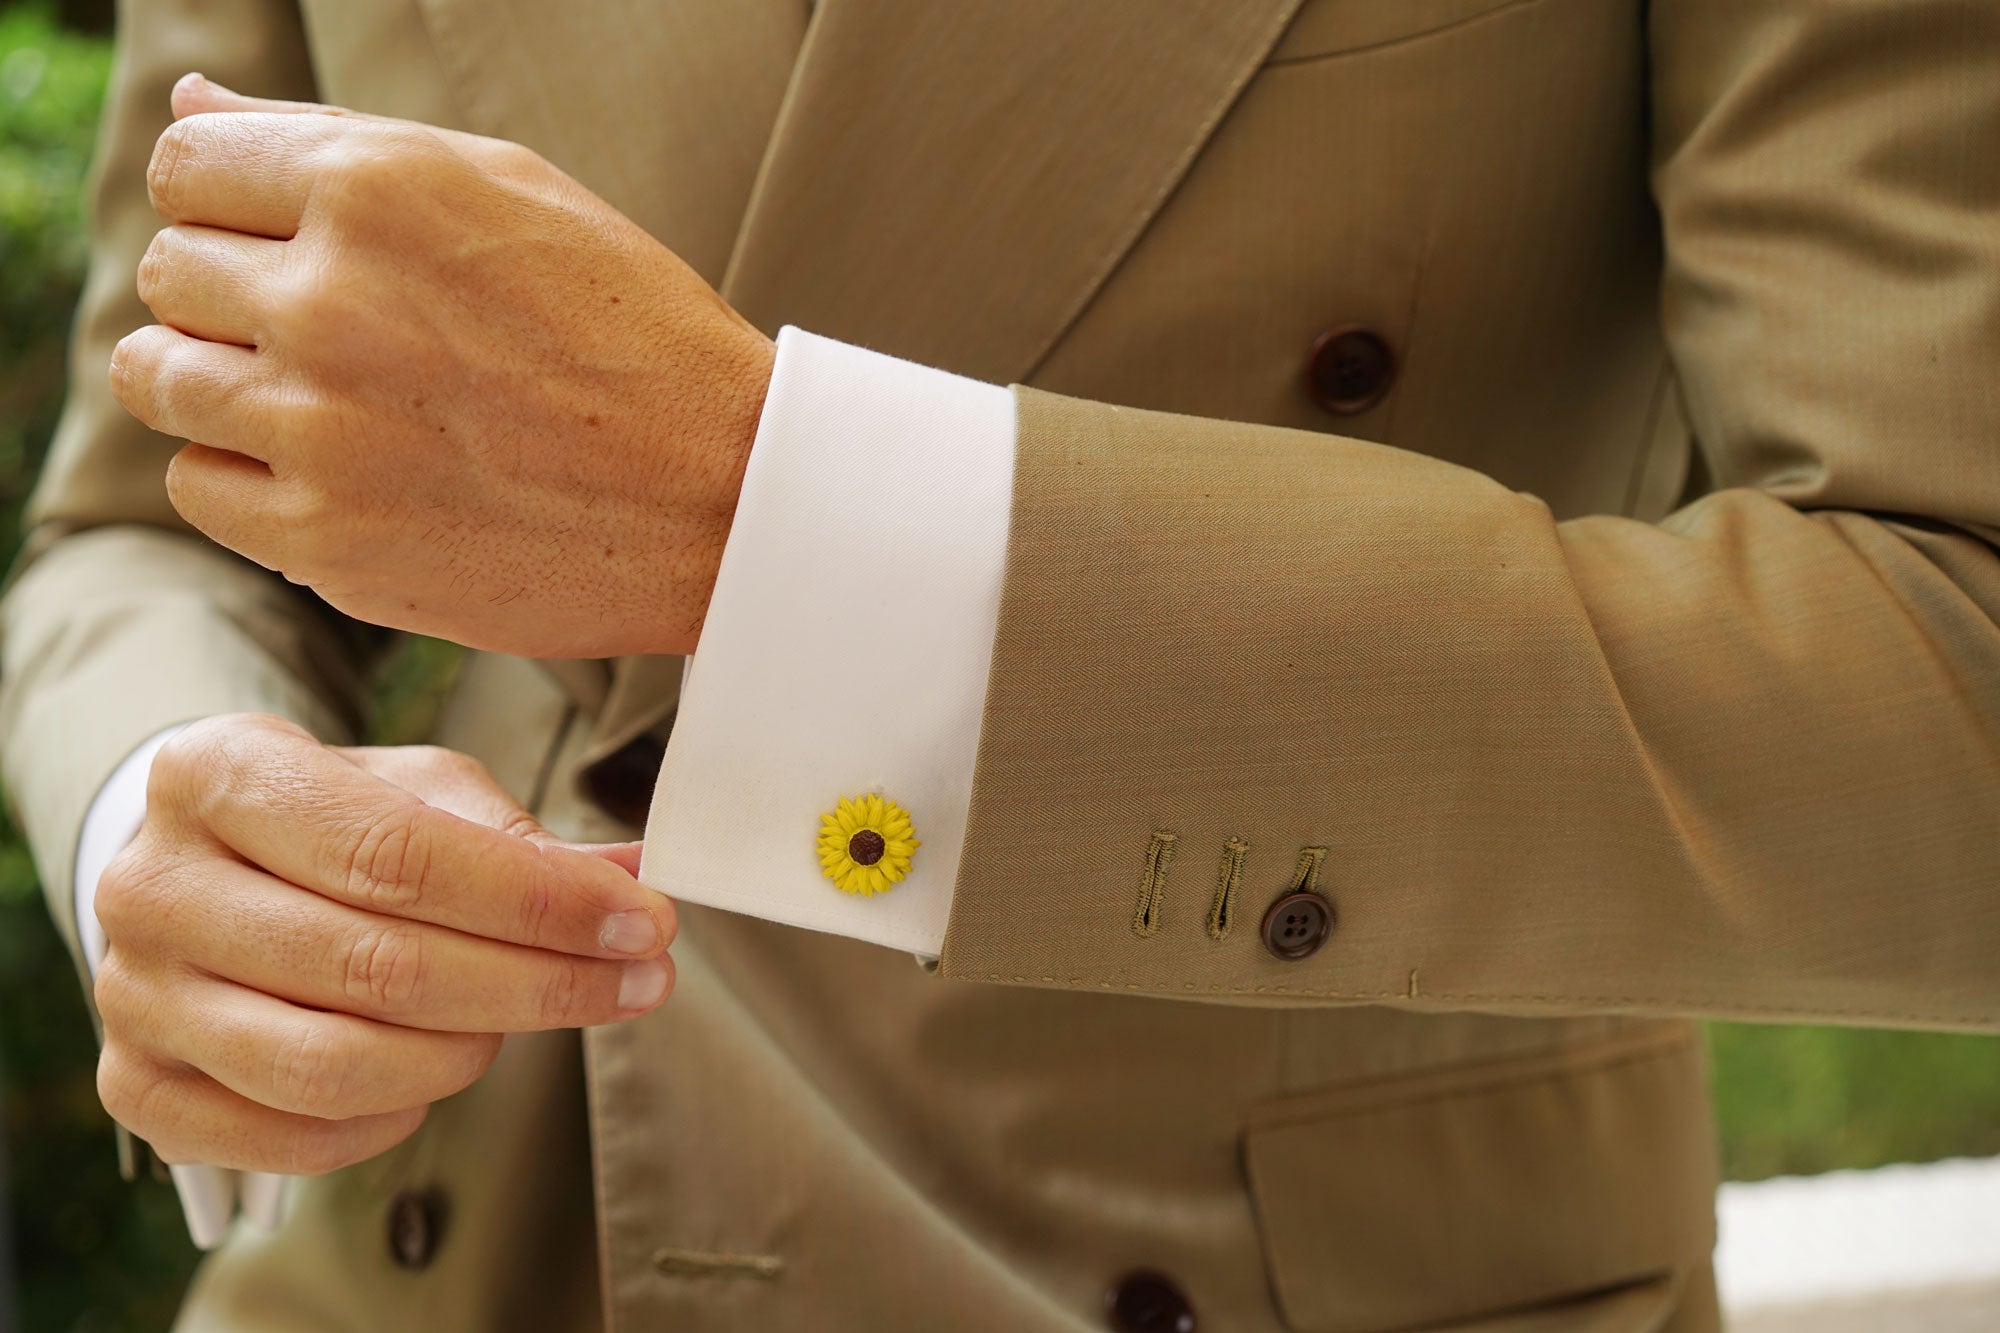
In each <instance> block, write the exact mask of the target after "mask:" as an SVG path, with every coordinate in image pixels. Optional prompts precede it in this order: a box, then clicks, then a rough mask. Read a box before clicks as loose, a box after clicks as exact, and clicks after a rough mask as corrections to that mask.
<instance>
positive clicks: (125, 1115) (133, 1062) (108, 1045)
mask: <svg viewBox="0 0 2000 1333" xmlns="http://www.w3.org/2000/svg"><path fill="white" fill-rule="evenodd" d="M158 1087H159V1083H158V1080H156V1079H153V1078H151V1077H150V1076H149V1075H148V1074H147V1066H146V1061H144V1060H143V1059H141V1058H140V1057H139V1056H138V1055H137V1054H136V1053H134V1052H133V1051H131V1050H129V1049H127V1048H126V1046H125V1044H124V1043H123V1042H119V1041H106V1042H105V1043H104V1049H103V1050H102V1051H100V1052H99V1053H98V1056H97V1099H98V1101H100V1102H102V1103H103V1104H104V1110H105V1114H107V1115H109V1116H110V1117H111V1118H112V1119H113V1120H116V1121H117V1122H118V1123H119V1124H121V1125H123V1126H125V1128H127V1129H129V1130H131V1131H132V1132H133V1133H135V1134H139V1135H141V1136H142V1137H143V1136H144V1135H145V1131H146V1126H147V1124H148V1122H149V1121H150V1120H151V1116H150V1115H149V1114H148V1108H149V1107H150V1106H152V1105H153V1104H154V1103H155V1101H156V1097H157V1090H158Z"/></svg>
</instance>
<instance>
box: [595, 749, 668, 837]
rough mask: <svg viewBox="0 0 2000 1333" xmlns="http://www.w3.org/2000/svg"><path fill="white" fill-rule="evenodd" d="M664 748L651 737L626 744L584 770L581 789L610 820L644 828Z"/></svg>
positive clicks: (664, 753)
mask: <svg viewBox="0 0 2000 1333" xmlns="http://www.w3.org/2000/svg"><path fill="white" fill-rule="evenodd" d="M666 757H667V748H666V747H665V746H664V745H661V744H660V743H659V742H658V741H656V740H654V739H653V738H652V737H651V736H640V737H637V738H636V739H633V740H630V741H627V742H626V743H625V744H623V745H621V746H619V747H618V748H617V749H615V750H613V751H612V752H611V753H610V754H607V755H605V756H604V758H602V759H600V760H598V761H597V762H596V763H594V764H590V765H588V766H587V767H585V768H584V770H583V774H582V777H583V790H584V791H585V793H586V794H588V795H589V797H590V799H591V801H592V802H593V803H594V804H595V805H596V806H597V808H598V809H600V810H602V811H603V812H604V813H605V814H607V815H610V816H611V817H612V818H613V819H616V820H620V821H622V822H624V823H627V824H630V825H632V826H634V827H635V828H637V827H644V825H645V823H646V815H647V813H648V812H649V811H650V810H651V809H652V806H653V784H654V783H656V782H658V781H659V779H660V764H661V762H662V761H663V760H665V759H666Z"/></svg>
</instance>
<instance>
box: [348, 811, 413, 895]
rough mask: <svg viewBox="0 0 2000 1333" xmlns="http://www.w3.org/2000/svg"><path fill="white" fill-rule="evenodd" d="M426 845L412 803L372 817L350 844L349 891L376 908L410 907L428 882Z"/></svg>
mask: <svg viewBox="0 0 2000 1333" xmlns="http://www.w3.org/2000/svg"><path fill="white" fill-rule="evenodd" d="M428 845H429V844H428V841H427V839H426V838H425V837H424V836H423V833H422V824H421V822H420V820H419V818H418V812H417V810H416V809H415V808H413V807H399V808H397V809H395V810H391V811H389V812H388V813H386V814H382V815H378V816H376V817H374V818H373V819H371V820H370V821H369V822H368V823H367V824H365V825H364V826H363V827H362V829H361V831H360V833H359V835H358V836H357V837H355V838H353V839H352V840H351V843H350V845H349V850H348V860H347V865H346V867H345V874H344V877H345V881H346V884H347V891H348V893H349V894H350V895H352V896H353V897H354V898H355V899H356V900H357V901H359V902H362V903H365V904H367V905H368V906H370V907H372V908H375V909H376V910H378V911H386V912H397V913H402V912H407V911H409V910H410V909H411V908H413V907H415V906H416V905H417V904H418V903H419V902H421V901H422V900H423V898H424V895H425V892H426V889H427V887H428V881H429V877H430V864H429V863H430V856H429V852H428Z"/></svg>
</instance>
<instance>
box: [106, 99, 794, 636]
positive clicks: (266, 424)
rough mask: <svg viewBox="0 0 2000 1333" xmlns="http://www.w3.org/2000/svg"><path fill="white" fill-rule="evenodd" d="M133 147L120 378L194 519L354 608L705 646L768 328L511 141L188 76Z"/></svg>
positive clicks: (482, 631) (370, 613)
mask: <svg viewBox="0 0 2000 1333" xmlns="http://www.w3.org/2000/svg"><path fill="white" fill-rule="evenodd" d="M174 111H175V114H176V115H177V116H178V117H179V119H178V120H177V121H176V122H175V123H174V124H173V125H172V126H171V127H170V128H169V129H168V130H167V131H166V133H164V134H163V135H161V137H160V141H159V143H158V145H157V147H156V148H155V150H154V153H153V159H152V162H151V164H150V166H149V169H148V183H149V185H150V188H151V192H152V198H153V204H154V207H155V208H156V209H157V211H158V212H159V214H160V216H161V218H162V219H163V220H164V221H165V222H166V223H167V224H168V225H167V226H166V228H165V229H164V230H162V231H161V232H160V233H159V235H158V236H157V237H156V238H155V239H154V241H153V243H152V245H151V247H150V248H149V249H148V250H147V252H146V256H145V258H144V260H143V261H142V262H141V264H140V267H139V294H140V296H141V297H142V298H143V299H144V300H145V302H146V304H147V306H148V307H149V308H150V309H151V310H152V311H153V314H154V316H155V317H156V318H157V319H158V320H159V321H160V322H159V323H158V324H155V325H152V326H150V327H147V328H143V329H140V330H138V331H137V332H135V333H133V334H131V335H130V336H128V337H127V338H125V339H124V340H123V341H122V342H120V343H119V344H118V347H117V349H116V350H115V351H114V353H113V355H112V360H111V370H110V376H111V387H112V390H113V392H114V393H115V394H116V395H117V396H118V399H119V401H120V402H121V403H123V404H124V406H125V407H126V409H127V410H128V411H130V412H131V413H132V414H133V415H134V416H136V417H138V418H139V419H140V420H141V421H143V422H145V423H146V424H147V425H149V426H152V427H153V428H154V429H156V430H159V431H162V432H164V433H166V434H168V435H175V436H179V437H180V438H182V439H186V440H189V441H191V443H190V444H189V445H188V446H187V447H186V448H184V449H182V450H181V451H180V453H179V454H177V455H176V456H175V457H174V459H173V462H172V465H171V467H170V468H169V470H168V473H167V490H168V494H169V495H170V496H171V498H172V500H173V502H174V505H175V507H176V508H177V509H178V510H179V511H180V512H181V514H182V515H183V516H184V517H185V518H187V519H188V521H189V522H191V523H193V524H194V525H195V526H196V527H198V528H200V529H201V530H202V531H203V532H205V533H206V534H208V535H209V536H210V537H212V538H214V539H215V540H216V541H218V542H220V543H221V544H222V545H224V546H227V547H229V548H231V549H232V550H235V551H237V552H239V553H241V554H243V555H245V556H248V557H249V558H250V559H252V560H255V561H257V562H258V563H259V564H262V565H264V566H266V567H268V568H270V569H274V570H277V571H279V572H280V573H282V574H283V575H284V576H285V577H286V578H288V579H290V580H292V581H293V582H295V583H299V584H303V585H305V586H306V587H309V588H311V589H312V590H313V591H315V592H317V593H318V594H319V595H320V596H322V597H324V598H325V599H326V600H327V601H328V602H330V603H332V604H333V605H334V606H336V607H338V608H339V609H341V610H342V611H345V612H347V613H348V614H350V615H352V616H355V617H357V618H358V619H362V620H367V621H372V622H374V623H377V624H382V625H388V626H391V627H393V628H397V629H407V630H414V631H417V632H419V633H423V634H430V635H434V636H437V637H440V638H447V639H451V640H454V641H456V642H459V643H463V644H468V645H470V646H472V647H475V648H485V649H490V650H493V651H498V652H507V653H515V654H521V655H525V656H536V657H609V656H617V655H622V654H630V653H686V652H689V651H691V650H692V649H693V647H694V644H695V640H696V639H697V638H698V636H699V634H700V629H701V622H702V617H703V616H704V614H705V613H706V611H707V607H708V599H709V594H710V592H711V591H712V589H713V588H714V585H715V573H716V568H717V566H718V565H719V563H720V561H721V558H722V548H723V544H724V541H725V539H726V538H727V536H728V531H729V524H730V519H731V516H732V515H733V514H734V512H735V508H736V497H737V493H738V491H739V490H740V489H741V486H742V478H743V469H744V465H745V462H746V461H747V459H748V457H749V453H750V446H751V443H752V441H753V439H754V438H755V435H756V429H757V421H758V418H759V416H760V415H761V413H762V411H763V404H764V396H765V393H766V390H767V389H768V387H769V384H770V379H771V365H772V360H773V357H774V355H775V350H774V347H773V345H772V343H771V341H770V340H769V339H768V338H766V337H764V336H763V334H761V333H759V332H757V330H755V329H754V328H752V327H751V326H750V325H749V324H748V323H746V322H745V321H744V320H743V319H742V318H741V317H739V316H738V315H737V314H736V313H735V312H734V311H733V310H731V309H730V308H729V307H728V306H727V305H726V304H725V303H724V302H723V301H722V299H721V298H720V297H719V296H717V295H716V294H715V292H714V291H713V290H711V289H710V288H709V287H708V285H707V284H706V283H704V282H703V281H702V280H701V279H700V278H699V277H698V276H696V274H695V273H694V271H693V270H691V269H690V268H688V267H687V265H685V264H683V263H682V262H681V261H680V260H679V259H678V258H677V257H675V255H674V254H673V253H672V252H671V251H669V250H668V249H667V248H666V247H665V246H663V245H661V244H660V243H659V242H658V241H655V240H654V239H653V238H652V237H650V236H648V235H647V234H646V233H645V232H644V231H642V230H641V229H640V228H639V227H637V226H635V225H634V224H633V223H632V222H630V221H629V220H628V219H626V218H625V217H623V216H621V215H620V214H619V213H618V212H617V211H616V210H615V209H613V208H612V207H611V206H610V205H608V204H606V203H605V202H604V201H603V200H601V199H599V198H597V197H596V196H595V195H593V194H591V193H590V192H589V191H588V190H585V189H584V188H583V187H582V186H580V185H578V184H577V183H576V182H575V181H573V180H571V179H570V178H569V177H568V176H566V175H564V174H563V173H562V172H560V171H558V170H556V169H555V168H554V167H552V166H550V165H549V164H548V163H547V162H545V161H543V160H542V159H541V158H540V157H538V156H537V155H535V154H534V153H532V152H530V151H529V150H527V149H525V148H522V147H520V146H519V145H516V144H511V143H504V142H501V141H499V140H496V139H485V138H480V137H478V136H475V135H469V134H460V133H456V132H453V131H448V130H439V129H433V128H431V127H428V126H424V125H418V124H414V123H411V122H408V121H393V120H382V119H377V118H374V117H368V116H360V115H355V114H353V113H351V112H347V111H342V110H340V109H338V108H328V107H321V106H315V105H307V104H301V103H288V102H268V101H261V100H258V99H255V98H247V97H241V96H239V95H237V94H235V93H233V92H230V91H228V90H227V89H224V88H221V87H219V86H217V85H214V84H210V83H207V82H205V81H204V80H202V79H201V78H200V76H198V75H190V76H188V77H187V78H185V79H183V80H182V81H181V82H180V84H179V85H178V86H177V87H176V88H175V90H174Z"/></svg>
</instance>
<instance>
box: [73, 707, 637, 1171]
mask: <svg viewBox="0 0 2000 1333" xmlns="http://www.w3.org/2000/svg"><path fill="white" fill-rule="evenodd" d="M97 912H98V916H99V919H100V920H102V922H103V923H104V930H105V935H106V938H107V940H108V942H109V946H110V947H109V952H108V954H107V955H106V957H105V959H104V964H103V966H102V967H101V968H100V969H99V970H98V974H97V1006H98V1011H99V1013H100V1014H101V1016H102V1018H103V1021H104V1053H103V1056H102V1058H101V1060H100V1061H99V1064H98V1076H97V1083H98V1091H99V1093H100V1094H101V1095H102V1097H103V1099H104V1105H105V1107H106V1108H107V1109H108V1110H109V1111H110V1112H111V1114H112V1116H113V1117H114V1118H116V1119H117V1120H118V1121H119V1123H121V1124H123V1125H125V1126H126V1127H127V1128H128V1129H130V1130H132V1131H133V1132H134V1133H136V1134H138V1135H139V1136H140V1137H142V1138H144V1139H145V1140H146V1141H147V1142H148V1143H150V1144H151V1145H152V1146H153V1148H154V1149H155V1151H157V1152H158V1153H159V1154H160V1156H161V1157H162V1158H163V1159H164V1160H165V1161H168V1162H175V1163H179V1162H207V1163H211V1164H214V1165H217V1166H225V1167H237V1168H244V1169H250V1170H259V1171H277V1172H283V1173H286V1174H293V1175H315V1174H319V1173H321V1172H325V1171H330V1170H332V1169H334V1168H336V1167H340V1166H345V1165H347V1164H349V1163H352V1162H358V1161H361V1160H363V1159H365V1158H368V1157H372V1156H374V1155H375V1154H377V1153H380V1152H382V1151H383V1150H385V1149H387V1148H388V1147H390V1146H391V1145H393V1144H395V1143H398V1142H400V1141H401V1140H402V1139H404V1138H405V1137H407V1136H408V1135H409V1134H410V1133H412V1132H413V1131H414V1130H415V1129H416V1128H417V1126H418V1125H420V1124H421V1123H423V1119H424V1114H425V1112H426V1110H427V1109H428V1108H429V1106H430V1104H431V1103H432V1102H434V1101H436V1100H437V1099H438V1098H440V1097H444V1096H447V1095H449V1094H451V1093H453V1092H457V1091H458V1090H459V1089H461V1088H463V1087H465V1086H466V1085H467V1084H469V1083H471V1082H472V1081H473V1080H474V1079H476V1078H478V1077H479V1075H480V1074H481V1073H483V1072H484V1071H485V1069H486V1066H487V1065H488V1063H490V1062H491V1061H492V1059H493V1056H494V1053H495V1052H496V1051H497V1050H498V1049H499V1046H500V1034H502V1033H506V1032H523V1031H529V1030H533V1029H541V1028H563V1027H582V1026H586V1025H590V1024H596V1023H606V1022H611V1021H613V1020H615V1019H621V1018H630V1017H632V1016H634V1015H636V1014H639V1013H643V1012H645V1011H646V1010H649V1009H651V1008H653V1007H654V1006H655V1005H657V1004H659V1002H660V1001H661V1000H662V999H664V998H665V997H666V994H667V992H668V990H669V989H671V986H672V982H673V969H672V961H671V960H670V959H669V958H667V957H666V956H665V952H664V951H665V949H666V947H667V945H668V943H669V942H670V941H671V938H672V935H673V930H674V916H673V908H672V905H671V904H670V903H669V902H668V901H667V900H666V899H665V898H663V897H660V896H659V895H658V894H655V893H654V892H653V891H652V890H650V889H647V888H645V887H643V886H642V885H640V884H639V882H638V881H637V880H636V879H634V878H633V875H632V873H631V869H630V868H629V867H627V868H621V867H620V866H619V865H616V864H613V863H612V862H611V861H610V860H608V859H605V857H604V856H601V855H597V854H592V853H590V852H586V851H582V850H577V849H574V848H570V847H567V846H564V845H562V844H559V843H556V842H555V840H554V839H552V838H550V837H549V836H548V835H547V834H545V833H543V832H542V831H541V830H540V828H539V827H538V826H537V825H536V824H535V822H534V820H533V819H532V818H530V817H529V816H528V815H527V814H525V813H524V812H523V811H522V810H521V808H520V807H519V806H518V805H516V804H515V803H514V801H513V800H512V799H511V798H510V797H508V796H507V795H506V793H505V792H503V791H502V790H501V789H500V787H499V786H498V785H497V784H496V783H495V782H494V781H493V779H492V777H491V776H490V775H488V774H487V772H486V771H485V769H484V768H482V767H481V766H480V765H479V764H478V763H477V762H475V761H473V760H471V759H468V758H466V757H465V756H463V755H459V754H454V753H452V752H451V751H448V750H438V749H430V748H409V749H355V750H339V749H332V748H329V747H326V746H323V745H321V744H320V743H319V742H318V741H315V740H314V739H312V737H310V736H309V735H307V734H306V733H305V732H304V731H302V730H300V729H299V728H297V727H294V726H292V725H291V724H290V723H288V722H284V721H281V720H279V719H276V718H270V717H258V716H237V717H222V718H212V719H209V720H207V721H204V722H199V723H196V724H195V725H193V726H191V727H189V728H188V729H187V730H185V731H183V732H182V733H181V734H180V735H178V736H176V737H175V738H174V739H173V740H172V741H170V742H169V743H168V744H167V746H166V748H164V749H163V750H161V751H160V754H159V758H158V759H157V760H156V761H155V762H154V764H153V769H152V775H151V779H150V782H149V784H148V788H147V808H146V822H145V826H144V827H143V828H142V829H141V830H140V832H139V836H138V837H137V838H136V839H134V840H133V842H132V844H131V846H130V847H129V848H127V849H126V851H125V852H124V853H123V854H122V855H120V856H119V857H118V859H117V860H116V861H114V862H112V864H111V866H110V867H109V868H108V869H107V870H106V871H105V874H104V878H103V880H102V882H101V883H100V884H99V886H98V891H97Z"/></svg>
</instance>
